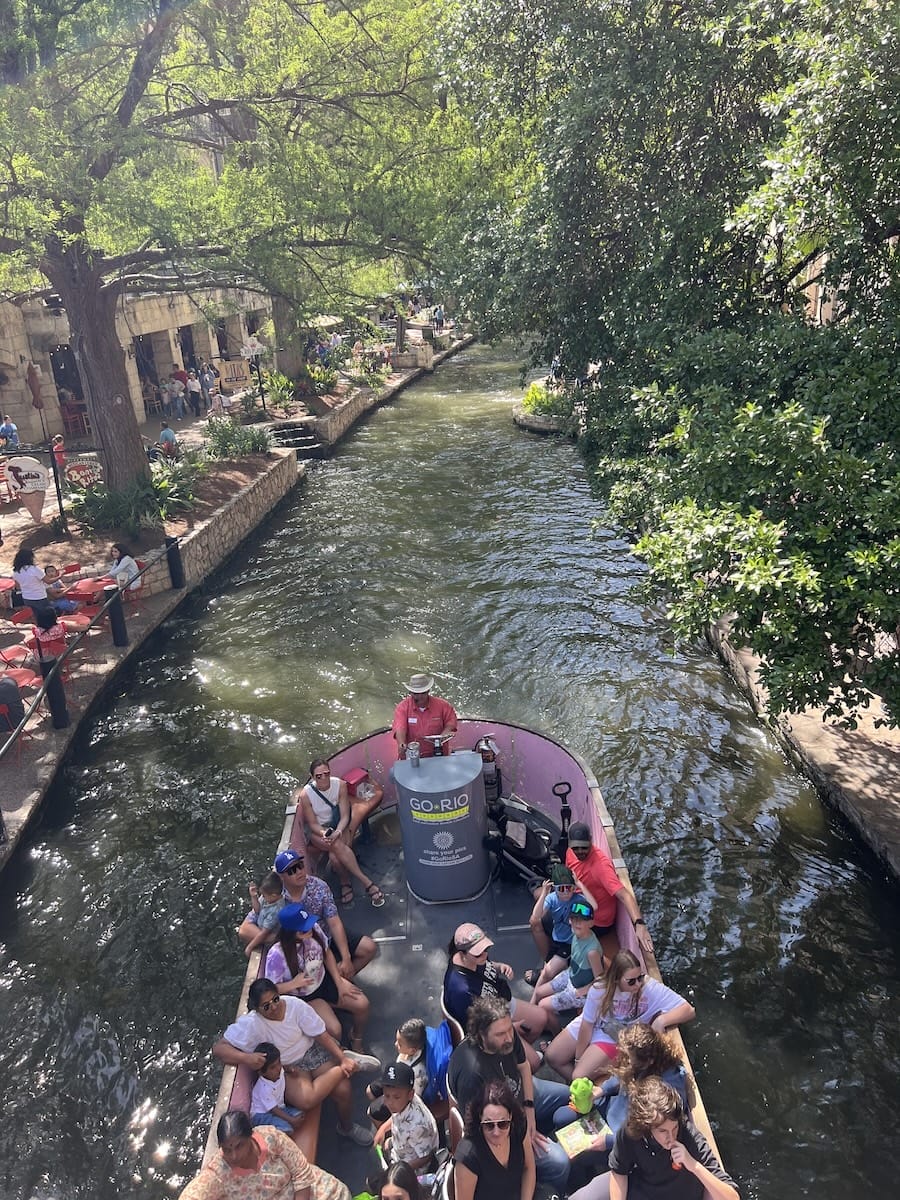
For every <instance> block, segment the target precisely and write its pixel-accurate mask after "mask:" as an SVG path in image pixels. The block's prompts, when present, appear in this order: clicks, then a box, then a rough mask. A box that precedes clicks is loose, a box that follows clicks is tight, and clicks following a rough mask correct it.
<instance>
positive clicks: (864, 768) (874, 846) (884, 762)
mask: <svg viewBox="0 0 900 1200" xmlns="http://www.w3.org/2000/svg"><path fill="white" fill-rule="evenodd" d="M729 627H730V621H729V620H728V619H727V618H723V619H722V620H720V621H718V622H716V624H715V625H711V626H709V627H708V628H707V631H706V637H707V641H708V642H709V644H710V646H711V647H712V649H713V650H714V651H715V652H716V654H717V655H718V656H719V658H720V659H721V661H722V663H723V664H724V666H725V667H726V669H727V670H728V672H729V674H730V675H731V676H732V677H733V679H734V680H735V682H736V683H737V685H738V687H739V688H740V689H741V691H742V692H744V694H745V695H746V696H747V697H748V699H749V700H750V703H751V705H752V707H753V709H754V711H755V712H756V713H757V714H758V716H759V717H760V718H761V719H762V720H763V722H764V723H765V724H766V725H767V726H768V728H769V729H771V731H772V733H773V734H774V735H775V737H776V738H777V739H778V741H779V743H780V744H781V746H782V747H783V749H784V750H785V752H786V753H787V755H788V757H789V758H790V760H791V762H792V763H793V764H794V766H796V767H797V768H798V770H799V771H800V772H801V773H802V774H803V775H805V776H806V777H807V778H808V779H809V780H810V782H811V783H812V784H813V785H814V787H815V788H816V791H817V792H818V793H819V795H820V796H821V797H822V798H823V799H824V800H825V801H826V802H827V803H829V804H831V805H832V806H833V807H834V808H836V809H837V810H838V811H839V812H840V813H841V814H842V815H843V816H844V817H845V818H846V819H847V821H849V823H850V824H851V826H852V827H853V829H854V831H855V832H856V833H857V834H858V835H859V837H860V838H861V839H862V841H863V842H864V843H865V844H866V845H867V846H868V847H869V849H871V850H872V851H874V853H875V854H876V855H877V856H878V857H879V859H881V861H882V862H883V863H884V864H885V865H886V866H887V867H888V869H889V870H890V871H891V872H892V873H893V874H894V876H895V877H897V878H900V730H898V729H885V728H880V727H876V725H875V721H876V719H877V718H878V716H879V713H880V704H879V702H878V700H877V697H873V704H872V706H871V708H870V710H869V712H868V713H865V714H863V715H862V717H861V718H860V721H859V727H858V728H857V729H842V728H840V727H839V726H837V725H834V724H831V723H827V722H825V721H823V719H822V712H821V710H820V709H805V710H804V711H803V712H800V713H788V714H784V715H781V716H777V717H776V716H773V715H772V714H771V713H770V712H769V709H768V697H767V694H766V689H765V687H764V686H763V684H762V683H761V681H760V677H759V667H760V661H761V660H760V659H759V658H758V657H757V656H756V655H755V654H754V653H753V652H752V651H751V650H748V649H746V648H740V649H739V648H736V647H735V646H734V645H732V643H731V642H730V640H729V636H728V633H729Z"/></svg>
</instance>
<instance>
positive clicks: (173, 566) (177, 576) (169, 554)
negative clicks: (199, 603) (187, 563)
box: [166, 537, 184, 592]
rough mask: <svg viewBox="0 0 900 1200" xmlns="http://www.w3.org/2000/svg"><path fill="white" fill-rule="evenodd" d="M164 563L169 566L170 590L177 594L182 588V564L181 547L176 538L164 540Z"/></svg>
mask: <svg viewBox="0 0 900 1200" xmlns="http://www.w3.org/2000/svg"><path fill="white" fill-rule="evenodd" d="M166 561H167V562H168V564H169V578H170V579H171V581H172V588H173V589H174V590H175V591H176V592H177V591H179V590H180V589H181V588H183V587H184V562H183V560H182V557H181V546H180V545H179V544H178V538H176V537H167V538H166Z"/></svg>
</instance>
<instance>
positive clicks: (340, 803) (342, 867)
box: [293, 758, 384, 908]
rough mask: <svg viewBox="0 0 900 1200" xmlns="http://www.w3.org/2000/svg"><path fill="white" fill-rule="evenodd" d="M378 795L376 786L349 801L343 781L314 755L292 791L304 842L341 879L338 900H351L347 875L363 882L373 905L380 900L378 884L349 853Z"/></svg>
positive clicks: (380, 793)
mask: <svg viewBox="0 0 900 1200" xmlns="http://www.w3.org/2000/svg"><path fill="white" fill-rule="evenodd" d="M381 797H382V791H381V789H380V788H378V787H376V788H375V792H374V794H373V795H371V796H370V797H369V798H368V799H367V800H364V801H363V800H360V801H358V802H355V803H354V804H352V805H351V803H350V794H349V791H348V788H347V784H346V782H345V781H344V780H343V779H340V778H339V777H338V776H337V775H334V776H332V774H331V768H330V766H329V765H328V760H327V759H325V758H316V759H314V760H313V761H312V762H311V763H310V764H309V782H308V783H307V784H306V785H305V786H304V787H302V788H298V789H297V791H296V792H295V793H294V797H293V800H294V803H295V804H297V805H299V806H300V811H301V813H302V814H303V826H304V836H305V837H306V841H307V844H308V845H310V846H312V848H313V849H314V850H317V851H318V852H319V853H320V854H326V855H327V856H328V861H329V863H330V864H331V869H332V870H333V871H334V873H335V874H336V875H337V877H338V879H339V880H340V881H341V895H340V902H341V904H344V905H348V904H352V903H353V884H352V883H351V882H350V876H351V875H352V876H353V877H354V878H356V879H358V880H359V881H360V883H361V884H362V885H363V888H364V890H365V893H366V895H367V896H368V897H369V900H370V901H371V903H372V907H373V908H381V906H382V905H383V904H384V894H383V892H382V891H381V888H380V887H379V886H378V884H377V883H374V882H373V881H372V880H371V879H370V878H369V876H368V875H366V873H365V872H364V871H363V869H362V867H361V866H360V865H359V863H358V861H357V858H356V855H355V854H354V853H353V838H354V836H355V834H356V831H357V829H358V828H359V826H360V825H361V824H362V823H363V821H364V820H365V819H366V817H368V815H369V814H370V813H371V812H372V811H373V809H375V808H377V807H378V805H379V804H380V802H381Z"/></svg>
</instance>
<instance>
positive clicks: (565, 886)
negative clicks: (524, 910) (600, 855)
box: [525, 863, 577, 987]
mask: <svg viewBox="0 0 900 1200" xmlns="http://www.w3.org/2000/svg"><path fill="white" fill-rule="evenodd" d="M576 891H577V888H576V886H575V876H574V875H573V874H572V872H571V871H570V870H569V868H568V867H564V866H563V865H562V863H555V864H554V865H553V866H552V867H551V868H550V878H549V879H545V880H544V882H543V883H542V884H541V885H540V886H539V887H538V888H537V889H536V891H535V893H534V908H533V909H532V910H531V916H530V917H529V918H528V925H529V928H530V929H531V936H532V937H533V938H534V944H535V945H536V946H537V948H538V950H539V952H540V955H541V958H543V960H544V969H543V970H541V971H528V972H527V973H526V975H525V982H526V983H530V984H531V985H532V986H533V987H537V985H538V984H539V983H544V982H545V980H547V979H548V978H552V977H553V976H554V975H558V974H559V972H560V971H564V970H565V968H566V966H567V965H568V962H569V955H570V954H571V952H572V927H571V926H570V925H569V909H570V908H571V905H572V899H573V897H574V896H575V892H576ZM547 968H549V971H550V973H549V975H548V973H547Z"/></svg>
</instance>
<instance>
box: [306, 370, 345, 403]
mask: <svg viewBox="0 0 900 1200" xmlns="http://www.w3.org/2000/svg"><path fill="white" fill-rule="evenodd" d="M309 374H310V377H311V379H312V381H313V387H314V388H315V389H316V395H317V396H324V395H325V394H326V392H333V391H334V389H335V388H336V387H337V381H338V373H337V370H336V368H334V367H327V366H325V364H324V363H318V364H316V365H315V366H311V367H310V368H309Z"/></svg>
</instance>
